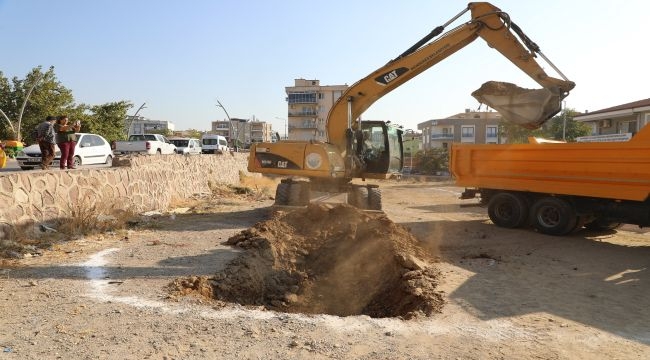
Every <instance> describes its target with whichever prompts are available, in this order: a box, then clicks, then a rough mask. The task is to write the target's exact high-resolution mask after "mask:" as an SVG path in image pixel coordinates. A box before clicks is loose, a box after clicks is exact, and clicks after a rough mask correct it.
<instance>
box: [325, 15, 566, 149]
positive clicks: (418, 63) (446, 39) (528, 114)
mask: <svg viewBox="0 0 650 360" xmlns="http://www.w3.org/2000/svg"><path fill="white" fill-rule="evenodd" d="M467 11H471V14H472V19H471V20H470V21H468V22H466V23H464V24H462V25H460V26H458V27H457V28H455V29H452V30H450V31H448V32H446V33H444V34H442V35H441V36H440V37H438V38H437V39H435V40H433V41H431V40H432V39H433V38H434V37H435V36H437V35H439V34H441V33H442V31H443V29H444V28H445V27H446V26H447V25H449V24H450V23H452V22H453V21H455V20H456V19H458V18H459V17H460V16H461V15H463V14H464V13H465V12H467ZM479 37H481V38H483V39H484V40H485V41H486V42H487V43H488V45H489V46H490V47H492V48H494V49H496V50H497V51H499V52H500V53H501V54H502V55H503V56H505V57H506V58H507V59H509V60H510V61H511V62H512V63H514V64H515V65H516V66H517V67H519V68H520V69H521V70H522V71H523V72H525V73H526V74H527V75H528V76H530V77H531V78H532V79H533V80H534V81H536V82H537V83H538V84H540V85H541V86H542V89H537V90H528V89H522V88H519V87H517V86H516V85H512V84H508V83H499V82H490V83H489V84H488V85H486V86H483V87H482V88H481V89H479V90H477V91H475V92H474V93H473V94H472V95H474V96H475V97H476V98H477V100H479V101H480V102H481V103H485V104H487V105H488V106H490V107H492V108H494V109H495V110H497V111H499V112H500V113H501V115H502V116H503V118H504V119H505V120H507V121H510V122H513V123H516V124H519V125H522V126H524V127H528V128H536V127H538V126H539V125H541V124H542V123H544V122H545V121H546V120H548V119H550V118H551V117H552V116H553V115H555V114H556V113H558V112H559V111H560V104H561V99H562V98H564V97H566V96H567V95H568V92H569V91H570V90H571V89H573V87H574V86H575V84H574V83H573V82H571V81H569V80H567V79H566V78H565V77H564V76H563V75H562V74H561V73H560V75H561V76H562V77H563V79H557V78H553V77H551V76H549V75H548V74H546V72H545V71H544V69H542V68H541V67H540V65H539V64H538V63H537V61H536V60H535V58H536V57H537V54H541V52H540V51H539V47H538V46H537V45H536V44H535V43H533V42H532V41H531V40H530V39H529V38H528V37H527V36H526V35H525V34H524V33H523V31H521V29H520V28H519V27H518V26H517V25H516V24H514V23H513V22H512V21H511V20H510V17H509V16H508V15H507V14H506V13H505V12H503V11H501V10H500V9H499V8H497V7H495V6H493V5H491V4H489V3H486V2H474V3H470V4H469V5H468V7H467V9H465V10H463V11H462V12H461V13H460V14H458V15H456V16H455V17H453V18H452V19H451V20H450V21H448V22H447V23H446V24H445V25H442V26H438V27H437V28H435V29H434V30H433V31H432V32H431V33H430V34H427V36H425V37H424V38H423V39H421V40H420V41H418V42H417V43H416V44H414V45H413V46H412V47H411V48H409V49H408V50H407V51H405V52H404V53H402V54H401V55H400V56H399V57H397V58H395V59H393V60H391V61H390V62H388V63H387V64H386V65H384V66H382V67H381V68H379V69H377V70H375V71H374V72H373V73H371V74H369V75H368V76H366V77H365V78H363V79H361V80H359V81H358V82H356V83H355V84H353V85H352V86H350V87H349V88H348V89H347V91H346V92H345V93H344V94H343V95H342V96H341V98H339V100H338V101H337V102H336V103H335V105H334V106H333V107H332V109H331V110H330V112H329V114H328V118H327V130H328V135H329V142H331V143H333V144H337V145H343V142H344V141H345V136H344V133H345V131H346V129H347V128H348V123H349V122H350V119H349V118H351V119H352V121H354V120H355V119H357V118H359V117H360V116H361V114H362V113H363V112H364V111H366V110H367V109H368V108H369V107H370V106H371V105H372V104H373V103H374V102H375V101H377V100H378V99H380V98H381V97H382V96H384V95H386V94H387V93H389V92H391V91H392V90H394V89H396V88H397V87H399V86H400V85H402V84H404V83H406V82H407V81H409V80H410V79H412V78H413V77H415V76H417V75H419V74H420V73H422V72H423V71H425V70H427V69H428V68H430V67H432V66H433V65H435V64H437V63H439V62H440V61H442V60H444V59H445V58H447V57H448V56H450V55H452V54H454V53H455V52H457V51H458V50H460V49H462V48H464V47H465V46H467V45H468V44H470V43H471V42H473V41H474V40H476V39H477V38H479ZM544 59H545V60H547V59H546V58H545V57H544ZM549 63H550V62H549ZM551 66H552V67H553V68H554V69H557V68H555V66H554V65H553V64H551ZM558 72H559V71H558ZM349 103H351V104H349Z"/></svg>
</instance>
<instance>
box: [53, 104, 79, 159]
mask: <svg viewBox="0 0 650 360" xmlns="http://www.w3.org/2000/svg"><path fill="white" fill-rule="evenodd" d="M80 128H81V124H80V123H79V121H77V122H76V123H75V124H74V125H72V124H68V116H67V115H61V116H59V118H58V119H57V120H56V124H55V125H54V131H56V144H57V145H58V146H59V150H61V160H60V161H59V168H61V170H64V169H65V167H66V165H67V167H68V169H74V168H75V167H74V148H75V147H76V146H77V136H76V135H75V133H76V132H77V131H79V129H80Z"/></svg>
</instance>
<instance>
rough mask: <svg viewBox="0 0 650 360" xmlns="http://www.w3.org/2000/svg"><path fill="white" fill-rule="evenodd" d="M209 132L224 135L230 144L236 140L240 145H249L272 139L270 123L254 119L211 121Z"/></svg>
mask: <svg viewBox="0 0 650 360" xmlns="http://www.w3.org/2000/svg"><path fill="white" fill-rule="evenodd" d="M210 133H212V134H216V135H221V136H224V137H225V138H226V139H228V143H229V144H231V145H232V146H234V145H235V142H237V144H238V145H240V146H244V147H249V146H250V144H251V143H254V142H271V141H272V139H273V129H272V124H271V123H267V122H265V121H259V120H256V119H253V120H249V119H239V118H231V119H230V120H217V121H213V122H212V125H211V127H210ZM234 140H237V141H234Z"/></svg>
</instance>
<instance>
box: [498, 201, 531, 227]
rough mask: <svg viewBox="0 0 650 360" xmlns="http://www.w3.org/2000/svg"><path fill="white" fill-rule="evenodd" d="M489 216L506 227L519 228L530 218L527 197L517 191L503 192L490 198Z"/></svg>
mask: <svg viewBox="0 0 650 360" xmlns="http://www.w3.org/2000/svg"><path fill="white" fill-rule="evenodd" d="M488 216H489V217H490V220H492V222H493V223H494V224H495V225H497V226H500V227H504V228H510V229H514V228H518V227H522V226H523V225H524V224H526V222H527V220H528V203H527V202H526V199H525V198H524V197H523V196H521V195H519V194H515V193H510V192H501V193H498V194H496V195H494V196H492V198H491V199H490V202H489V203H488Z"/></svg>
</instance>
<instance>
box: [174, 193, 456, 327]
mask: <svg viewBox="0 0 650 360" xmlns="http://www.w3.org/2000/svg"><path fill="white" fill-rule="evenodd" d="M226 243H227V244H230V245H234V246H238V247H240V248H242V249H245V251H244V253H243V254H242V255H241V256H239V257H238V258H237V259H235V260H233V261H232V262H231V263H229V264H228V266H227V267H226V268H225V269H224V270H223V271H220V272H219V273H217V274H216V275H215V276H214V277H213V278H211V279H207V280H209V282H210V283H211V285H212V294H213V296H214V298H215V299H217V300H220V301H226V302H234V303H239V304H242V305H253V306H262V307H264V308H266V309H271V310H277V311H283V312H293V313H306V314H332V315H339V316H349V315H360V314H364V315H368V316H371V317H400V318H404V319H410V318H414V317H418V316H428V315H431V314H433V313H436V312H440V310H441V308H442V306H443V303H444V302H443V299H442V296H441V294H440V293H439V292H437V291H436V286H437V283H438V280H437V279H438V277H439V272H438V271H437V270H436V269H435V268H434V267H433V266H432V265H431V264H430V261H431V258H430V256H429V255H428V254H427V253H426V251H425V250H423V249H422V248H420V247H419V246H418V245H417V240H416V239H415V238H414V237H413V235H412V234H411V233H410V232H409V231H408V230H407V229H405V228H404V227H402V226H400V225H397V224H395V223H393V222H392V221H390V220H389V219H388V218H387V217H386V216H385V215H384V214H382V213H368V212H361V211H359V210H358V209H356V208H354V207H351V206H348V205H345V204H342V205H336V206H332V205H325V204H311V205H309V206H308V207H307V208H305V209H299V210H293V211H278V212H276V213H275V214H274V216H273V217H272V218H271V219H270V220H267V221H264V222H260V223H258V224H256V225H255V226H254V227H252V228H249V229H247V230H244V231H242V232H241V233H239V234H237V235H235V236H233V237H231V238H230V239H228V241H227V242H226ZM187 283H188V284H190V283H191V284H192V287H197V285H196V284H197V283H196V279H194V280H193V281H191V282H187ZM176 287H177V288H179V287H183V285H182V284H181V282H180V281H177V282H176ZM198 287H202V286H198ZM202 292H205V290H203V291H202Z"/></svg>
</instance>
